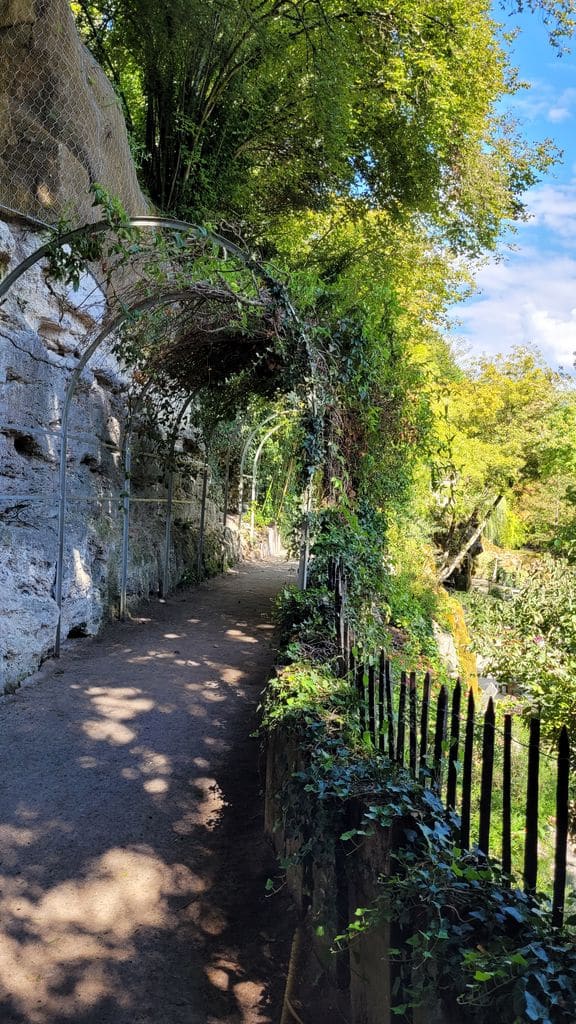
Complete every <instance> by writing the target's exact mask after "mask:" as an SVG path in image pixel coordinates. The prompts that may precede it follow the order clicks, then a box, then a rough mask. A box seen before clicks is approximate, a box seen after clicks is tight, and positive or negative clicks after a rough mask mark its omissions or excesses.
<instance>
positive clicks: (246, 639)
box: [224, 629, 260, 644]
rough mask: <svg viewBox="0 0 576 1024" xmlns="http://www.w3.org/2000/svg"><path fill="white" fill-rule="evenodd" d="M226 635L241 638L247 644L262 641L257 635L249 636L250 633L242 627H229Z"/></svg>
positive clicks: (234, 638) (233, 638)
mask: <svg viewBox="0 0 576 1024" xmlns="http://www.w3.org/2000/svg"><path fill="white" fill-rule="evenodd" d="M224 635H225V636H228V637H230V639H231V640H241V641H242V643H245V644H258V643H260V641H259V640H257V639H256V637H255V636H249V634H248V633H244V632H243V631H242V630H241V629H227V630H226V633H225V634H224Z"/></svg>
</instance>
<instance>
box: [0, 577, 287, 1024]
mask: <svg viewBox="0 0 576 1024" xmlns="http://www.w3.org/2000/svg"><path fill="white" fill-rule="evenodd" d="M294 578H295V576H294V569H293V568H292V567H291V566H288V565H287V564H286V563H266V564H262V563H253V564H246V565H243V566H241V567H240V568H239V569H238V570H236V571H234V572H231V573H229V574H227V575H226V576H224V577H220V578H218V579H217V580H213V581H210V582H208V583H206V584H203V585H202V586H200V587H198V588H196V589H193V590H188V591H185V592H179V593H178V594H177V595H176V596H174V597H173V598H171V599H169V600H168V601H167V602H166V603H165V604H162V603H153V604H151V605H150V606H149V607H147V608H145V609H144V610H143V612H142V617H141V618H138V619H135V620H133V621H131V622H129V623H126V624H116V625H112V626H110V627H108V628H107V629H106V630H105V632H104V633H103V635H102V636H101V637H99V638H97V639H95V640H84V641H81V642H80V643H78V644H77V645H76V646H75V648H74V649H73V650H71V651H69V652H68V653H66V654H65V656H64V657H63V658H62V659H61V661H60V662H50V663H49V664H48V665H47V666H46V667H45V669H44V670H43V671H42V672H41V673H40V674H39V676H38V677H37V681H36V685H34V686H30V687H25V688H23V689H22V690H20V691H19V692H18V693H17V694H15V695H14V696H13V697H10V698H6V699H5V700H3V701H1V702H0V736H1V738H2V739H1V754H0V862H1V863H0V868H1V875H0V887H1V888H0V1021H1V1022H2V1024H72V1022H73V1024H266V1022H271V1024H277V1021H278V1020H279V1018H280V1010H279V1002H280V996H281V992H282V982H283V978H284V974H285V967H286V957H287V953H288V947H289V940H290V933H291V927H292V922H291V920H290V911H289V909H288V907H287V906H286V904H285V903H284V902H282V897H278V896H275V897H273V898H272V899H268V898H266V897H265V895H264V886H265V880H266V878H267V877H268V875H270V874H271V873H272V872H273V871H274V860H273V858H272V856H271V853H270V851H269V849H268V845H267V843H266V842H265V840H264V838H263V835H262V797H261V793H260V788H261V786H260V778H259V764H258V741H257V740H255V739H253V738H250V732H251V730H252V728H253V727H254V712H255V707H256V704H257V703H258V698H259V694H260V691H261V689H262V687H263V685H264V683H265V680H266V677H267V673H268V671H269V669H270V666H271V663H272V653H271V649H270V644H269V641H270V636H271V630H272V626H271V624H270V611H271V599H272V597H273V596H274V594H275V593H276V592H277V591H278V590H279V588H280V587H281V586H282V585H283V583H284V582H286V581H287V580H288V579H291V580H294Z"/></svg>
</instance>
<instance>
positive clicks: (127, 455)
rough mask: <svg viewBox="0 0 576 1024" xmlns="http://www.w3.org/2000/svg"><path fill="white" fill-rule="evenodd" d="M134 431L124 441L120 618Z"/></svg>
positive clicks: (125, 574)
mask: <svg viewBox="0 0 576 1024" xmlns="http://www.w3.org/2000/svg"><path fill="white" fill-rule="evenodd" d="M131 440H132V431H131V430H129V431H127V433H126V437H125V441H124V490H123V498H122V513H123V517H124V518H123V523H122V574H121V577H120V618H121V619H125V618H126V592H127V588H128V546H129V542H130V469H131V466H132V451H131V447H130V445H131Z"/></svg>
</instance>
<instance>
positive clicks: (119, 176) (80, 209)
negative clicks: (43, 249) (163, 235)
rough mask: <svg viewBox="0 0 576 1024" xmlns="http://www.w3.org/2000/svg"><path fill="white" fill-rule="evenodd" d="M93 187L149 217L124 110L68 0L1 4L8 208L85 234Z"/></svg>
mask: <svg viewBox="0 0 576 1024" xmlns="http://www.w3.org/2000/svg"><path fill="white" fill-rule="evenodd" d="M94 182H98V183H99V184H101V185H104V186H105V187H106V188H107V189H108V191H109V192H111V193H112V194H113V195H115V196H117V197H118V198H119V199H120V200H121V201H122V203H123V205H124V207H125V209H126V210H127V211H128V213H130V214H132V215H135V214H138V213H140V214H142V213H146V212H148V203H147V201H146V199H145V198H144V196H143V195H142V192H141V191H140V188H139V185H138V181H137V178H136V172H135V169H134V165H133V161H132V157H131V153H130V147H129V144H128V137H127V134H126V129H125V125H124V118H123V115H122V110H121V108H120V104H119V101H118V99H117V97H116V94H115V92H114V90H113V88H112V86H111V84H110V82H109V81H108V79H107V78H106V76H105V74H104V72H103V71H102V69H101V68H100V67H99V65H98V64H97V63H96V61H95V60H94V58H93V57H92V56H91V54H90V53H89V52H88V50H87V49H86V48H85V47H84V46H83V45H82V42H81V40H80V37H79V35H78V32H77V30H76V25H75V22H74V18H73V16H72V13H71V10H70V4H69V3H68V0H0V204H2V205H4V206H7V207H10V208H12V209H15V210H18V211H19V212H21V213H27V214H31V215H34V216H36V217H39V218H40V219H42V220H45V221H48V222H50V223H53V222H55V221H56V220H58V218H59V217H61V216H65V217H66V218H67V219H69V220H71V221H73V222H74V223H75V224H83V223H86V222H89V221H92V220H94V219H95V211H94V209H93V208H92V200H91V196H90V195H89V187H90V185H91V184H92V183H94Z"/></svg>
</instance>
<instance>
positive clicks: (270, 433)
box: [250, 423, 285, 541]
mask: <svg viewBox="0 0 576 1024" xmlns="http://www.w3.org/2000/svg"><path fill="white" fill-rule="evenodd" d="M284 425H285V424H284V423H276V425H275V426H274V427H271V429H270V430H268V431H267V432H266V433H265V435H264V437H263V438H262V440H261V441H260V444H259V445H258V447H257V449H256V454H255V455H254V461H253V462H252V491H251V495H250V540H251V541H253V540H254V502H255V501H256V489H257V477H258V464H259V462H260V456H261V455H262V450H263V448H264V445H265V444H266V442H267V441H269V440H270V438H271V437H272V436H273V435H274V434H277V433H278V431H279V430H281V429H282V427H283V426H284Z"/></svg>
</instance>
